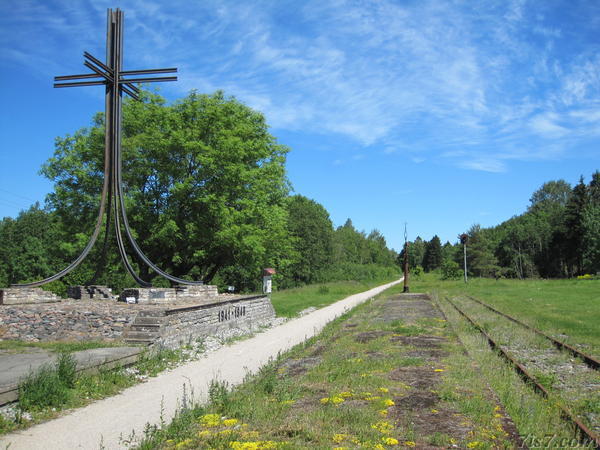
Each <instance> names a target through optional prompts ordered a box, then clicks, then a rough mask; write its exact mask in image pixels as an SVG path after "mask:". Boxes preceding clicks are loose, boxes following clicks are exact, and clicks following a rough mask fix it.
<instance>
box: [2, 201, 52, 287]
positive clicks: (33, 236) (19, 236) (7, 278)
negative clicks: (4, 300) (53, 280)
mask: <svg viewBox="0 0 600 450" xmlns="http://www.w3.org/2000/svg"><path fill="white" fill-rule="evenodd" d="M62 239H63V236H62V234H61V229H60V224H59V222H58V220H57V218H56V216H55V215H54V214H52V213H51V212H49V211H47V210H44V209H41V208H40V206H39V204H37V203H36V204H35V205H33V206H32V207H31V208H29V209H28V210H27V211H21V212H20V213H19V215H18V216H17V218H16V219H12V218H8V217H7V218H4V219H3V220H2V221H0V261H1V263H0V286H8V285H10V284H15V283H22V282H27V281H32V280H39V279H42V278H45V277H47V276H48V275H49V274H51V273H53V272H55V271H57V270H60V268H62V267H60V265H61V263H64V261H63V260H62V258H61V257H60V254H61V250H60V249H61V241H62Z"/></svg>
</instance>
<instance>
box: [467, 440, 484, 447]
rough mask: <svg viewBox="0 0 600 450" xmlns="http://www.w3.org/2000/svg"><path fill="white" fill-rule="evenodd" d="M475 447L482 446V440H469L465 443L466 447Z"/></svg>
mask: <svg viewBox="0 0 600 450" xmlns="http://www.w3.org/2000/svg"><path fill="white" fill-rule="evenodd" d="M477 447H483V442H479V441H473V442H469V443H468V444H467V448H477Z"/></svg>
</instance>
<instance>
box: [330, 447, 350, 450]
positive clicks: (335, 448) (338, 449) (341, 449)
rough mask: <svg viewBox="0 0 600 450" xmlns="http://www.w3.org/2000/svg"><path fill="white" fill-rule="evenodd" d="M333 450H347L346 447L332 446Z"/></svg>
mask: <svg viewBox="0 0 600 450" xmlns="http://www.w3.org/2000/svg"><path fill="white" fill-rule="evenodd" d="M333 450H348V447H333Z"/></svg>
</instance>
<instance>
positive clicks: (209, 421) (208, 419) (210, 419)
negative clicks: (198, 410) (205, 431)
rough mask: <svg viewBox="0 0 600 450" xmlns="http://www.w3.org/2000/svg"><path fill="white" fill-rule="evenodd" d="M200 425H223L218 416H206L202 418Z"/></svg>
mask: <svg viewBox="0 0 600 450" xmlns="http://www.w3.org/2000/svg"><path fill="white" fill-rule="evenodd" d="M200 423H201V424H202V425H203V426H205V427H216V426H218V425H219V424H220V423H221V418H220V417H219V415H218V414H205V415H203V416H202V417H200Z"/></svg>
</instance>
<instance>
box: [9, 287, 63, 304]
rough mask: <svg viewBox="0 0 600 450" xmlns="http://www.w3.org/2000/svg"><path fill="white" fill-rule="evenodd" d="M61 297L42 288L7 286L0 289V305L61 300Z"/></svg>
mask: <svg viewBox="0 0 600 450" xmlns="http://www.w3.org/2000/svg"><path fill="white" fill-rule="evenodd" d="M60 301H61V298H60V297H59V296H58V295H56V294H54V293H52V292H50V291H45V290H43V289H40V288H19V287H13V288H6V289H0V305H20V304H31V303H54V302H60Z"/></svg>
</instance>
